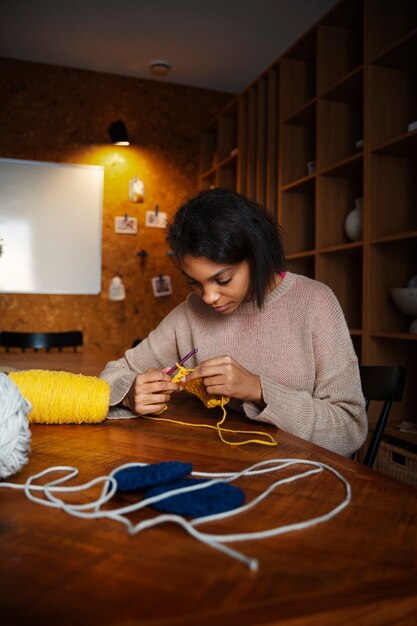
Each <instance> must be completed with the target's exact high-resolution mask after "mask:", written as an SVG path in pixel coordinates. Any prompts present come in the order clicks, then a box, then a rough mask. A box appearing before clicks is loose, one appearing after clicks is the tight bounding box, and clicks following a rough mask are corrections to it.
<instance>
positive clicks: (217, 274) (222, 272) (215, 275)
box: [181, 267, 231, 280]
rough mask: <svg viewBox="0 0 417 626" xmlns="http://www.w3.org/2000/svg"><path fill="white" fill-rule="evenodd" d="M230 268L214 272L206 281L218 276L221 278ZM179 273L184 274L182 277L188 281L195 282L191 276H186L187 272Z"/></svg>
mask: <svg viewBox="0 0 417 626" xmlns="http://www.w3.org/2000/svg"><path fill="white" fill-rule="evenodd" d="M230 269H231V268H230V267H224V268H223V269H221V270H219V271H218V272H216V273H215V274H213V276H209V278H208V280H215V279H216V278H218V277H219V276H221V275H222V274H224V272H227V271H228V270H230ZM181 272H182V273H183V274H184V276H185V277H186V278H189V279H190V280H195V278H193V277H192V276H190V275H189V274H187V272H184V270H183V269H182V270H181Z"/></svg>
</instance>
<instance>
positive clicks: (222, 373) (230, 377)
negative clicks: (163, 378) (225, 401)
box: [185, 356, 264, 406]
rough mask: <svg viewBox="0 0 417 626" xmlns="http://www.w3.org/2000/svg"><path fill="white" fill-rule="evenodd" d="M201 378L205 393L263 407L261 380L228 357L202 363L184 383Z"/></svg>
mask: <svg viewBox="0 0 417 626" xmlns="http://www.w3.org/2000/svg"><path fill="white" fill-rule="evenodd" d="M195 378H202V379H203V382H204V386H205V387H206V390H207V393H210V394H217V395H219V396H229V397H231V398H237V399H238V400H245V401H248V402H254V403H255V404H258V405H261V406H262V405H264V399H263V395H262V387H261V380H260V378H259V376H257V375H256V374H252V373H251V372H249V371H248V370H247V369H245V368H244V367H242V366H241V365H239V363H237V362H236V361H235V360H234V359H232V357H230V356H219V357H215V358H213V359H207V361H203V362H202V363H200V364H199V365H197V367H196V368H195V369H194V371H193V372H190V373H189V374H188V375H187V376H186V379H185V380H186V381H189V380H193V379H195Z"/></svg>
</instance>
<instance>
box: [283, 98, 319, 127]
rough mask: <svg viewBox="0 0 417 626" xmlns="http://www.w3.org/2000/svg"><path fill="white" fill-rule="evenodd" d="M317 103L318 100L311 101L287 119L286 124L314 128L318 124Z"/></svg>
mask: <svg viewBox="0 0 417 626" xmlns="http://www.w3.org/2000/svg"><path fill="white" fill-rule="evenodd" d="M316 102H317V100H316V98H313V100H309V101H308V102H306V103H305V104H303V105H302V106H301V107H300V108H299V109H297V110H296V111H294V112H293V113H292V114H291V115H290V116H289V117H287V119H285V120H284V122H285V123H287V124H295V125H302V126H314V125H315V123H316Z"/></svg>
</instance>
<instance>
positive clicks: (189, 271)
mask: <svg viewBox="0 0 417 626" xmlns="http://www.w3.org/2000/svg"><path fill="white" fill-rule="evenodd" d="M180 267H181V270H182V272H183V274H184V276H185V277H186V279H187V282H188V283H189V284H190V285H191V287H192V289H193V291H194V292H195V293H197V294H198V295H199V296H201V298H202V299H203V301H204V302H205V303H206V304H207V305H208V306H211V307H212V308H213V309H214V310H215V311H216V312H217V313H221V314H222V315H230V313H233V311H236V309H237V308H238V306H239V305H240V304H241V303H242V302H248V301H249V300H250V299H251V279H250V268H249V263H248V262H247V261H241V262H240V263H214V261H210V260H209V259H207V258H206V257H193V256H191V255H189V254H187V255H185V256H184V257H183V258H182V259H181V260H180Z"/></svg>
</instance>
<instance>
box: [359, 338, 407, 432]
mask: <svg viewBox="0 0 417 626" xmlns="http://www.w3.org/2000/svg"><path fill="white" fill-rule="evenodd" d="M416 352H417V345H416V343H415V342H413V341H409V342H407V341H398V340H397V339H396V338H392V339H391V338H388V337H387V338H380V337H375V336H371V337H370V338H369V351H368V358H367V363H369V364H370V365H373V364H378V365H401V366H402V367H405V368H406V370H407V378H406V382H405V389H404V395H403V399H402V401H401V402H393V404H392V409H391V412H390V416H389V422H388V423H389V424H392V423H394V422H401V421H403V420H405V421H407V422H412V421H414V422H415V421H416V420H417V413H416V407H417V385H416V384H415V381H416V380H417V358H416Z"/></svg>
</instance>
